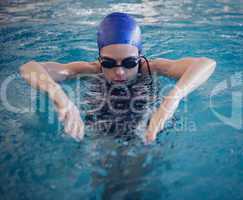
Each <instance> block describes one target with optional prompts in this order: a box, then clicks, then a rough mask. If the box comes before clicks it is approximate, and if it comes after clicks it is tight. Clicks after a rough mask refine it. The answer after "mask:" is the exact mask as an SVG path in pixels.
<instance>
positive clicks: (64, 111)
mask: <svg viewBox="0 0 243 200" xmlns="http://www.w3.org/2000/svg"><path fill="white" fill-rule="evenodd" d="M97 71H98V65H97V64H96V62H93V63H87V62H73V63H68V64H60V63H55V62H44V63H38V62H35V61H31V62H28V63H26V64H24V65H22V66H21V67H20V74H21V76H22V77H23V78H24V79H25V80H26V81H27V82H28V83H29V84H30V85H31V86H32V87H34V88H38V89H40V90H42V91H45V92H47V94H48V95H49V97H50V98H51V99H52V100H53V102H54V104H55V107H56V109H57V112H58V114H59V118H60V120H61V121H63V123H64V127H65V131H66V132H67V133H68V134H70V135H71V136H72V137H74V138H76V139H82V137H83V128H84V125H83V122H82V120H81V118H80V113H79V109H78V108H77V107H76V106H75V105H74V104H73V103H72V102H71V101H70V100H69V98H68V96H67V95H66V94H65V92H64V91H63V90H62V88H61V86H60V85H59V84H58V83H57V81H61V80H64V79H66V78H71V77H72V76H74V75H77V74H78V73H96V72H97Z"/></svg>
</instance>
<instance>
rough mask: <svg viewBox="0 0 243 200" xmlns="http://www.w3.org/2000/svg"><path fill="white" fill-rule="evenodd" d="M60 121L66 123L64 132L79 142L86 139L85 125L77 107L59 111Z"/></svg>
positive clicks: (72, 106) (73, 106)
mask: <svg viewBox="0 0 243 200" xmlns="http://www.w3.org/2000/svg"><path fill="white" fill-rule="evenodd" d="M58 114H59V120H60V121H62V122H63V123H64V131H65V132H66V133H67V134H68V135H70V136H71V137H72V138H74V139H75V140H77V141H80V140H82V139H83V137H84V124H83V122H82V119H81V117H80V112H79V110H78V109H77V107H76V106H75V105H71V106H70V107H68V108H67V109H65V110H64V109H60V110H58Z"/></svg>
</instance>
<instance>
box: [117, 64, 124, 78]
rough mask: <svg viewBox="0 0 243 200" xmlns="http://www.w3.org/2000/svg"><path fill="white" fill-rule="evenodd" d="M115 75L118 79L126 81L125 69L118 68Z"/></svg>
mask: <svg viewBox="0 0 243 200" xmlns="http://www.w3.org/2000/svg"><path fill="white" fill-rule="evenodd" d="M115 74H116V76H117V78H119V79H124V77H125V70H124V69H123V67H116V69H115Z"/></svg>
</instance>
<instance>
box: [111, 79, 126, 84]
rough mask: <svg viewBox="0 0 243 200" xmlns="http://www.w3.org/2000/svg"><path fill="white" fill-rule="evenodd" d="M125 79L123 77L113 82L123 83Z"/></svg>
mask: <svg viewBox="0 0 243 200" xmlns="http://www.w3.org/2000/svg"><path fill="white" fill-rule="evenodd" d="M126 81H127V80H125V79H123V80H114V81H113V82H114V83H125V82H126Z"/></svg>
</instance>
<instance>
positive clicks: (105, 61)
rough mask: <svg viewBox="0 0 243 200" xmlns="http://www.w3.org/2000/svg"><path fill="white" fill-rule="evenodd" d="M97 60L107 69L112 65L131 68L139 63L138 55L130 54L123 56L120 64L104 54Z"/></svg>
mask: <svg viewBox="0 0 243 200" xmlns="http://www.w3.org/2000/svg"><path fill="white" fill-rule="evenodd" d="M98 59H99V62H100V64H101V65H102V67H104V68H107V69H112V68H114V67H124V68H126V69H131V68H134V67H136V66H137V65H138V64H139V61H140V56H130V57H127V58H124V59H123V60H122V61H121V64H120V65H118V64H117V61H116V60H115V59H113V58H109V57H106V56H103V57H102V56H100V57H99V58H98Z"/></svg>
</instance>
